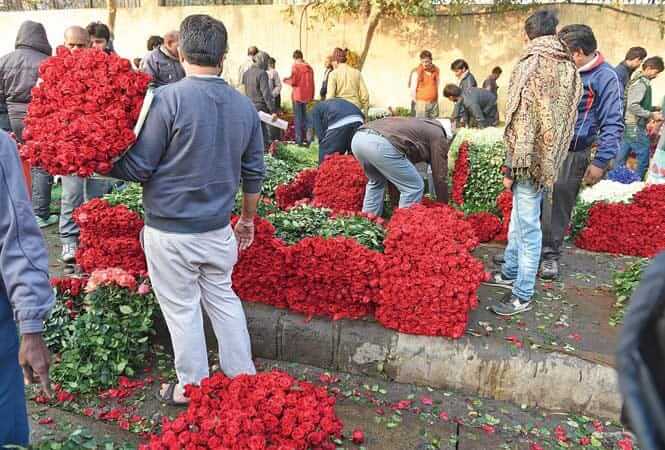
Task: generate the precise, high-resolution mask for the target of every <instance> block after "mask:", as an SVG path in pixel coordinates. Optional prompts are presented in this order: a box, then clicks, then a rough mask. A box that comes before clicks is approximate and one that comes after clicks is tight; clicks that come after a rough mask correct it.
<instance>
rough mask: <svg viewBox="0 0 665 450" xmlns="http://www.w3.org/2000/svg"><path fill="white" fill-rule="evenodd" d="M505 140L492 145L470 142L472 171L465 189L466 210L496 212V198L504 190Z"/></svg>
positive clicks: (468, 211) (471, 211) (470, 211)
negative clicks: (502, 167)
mask: <svg viewBox="0 0 665 450" xmlns="http://www.w3.org/2000/svg"><path fill="white" fill-rule="evenodd" d="M505 151H506V150H505V147H504V145H503V141H495V142H494V143H492V144H490V145H479V144H476V143H474V142H470V145H469V164H470V168H471V170H470V173H469V178H468V180H467V183H466V188H465V189H464V207H463V209H464V212H465V213H474V212H478V211H487V212H493V213H495V212H496V198H497V196H498V195H499V194H500V193H501V191H503V175H502V174H501V166H503V163H504V162H505Z"/></svg>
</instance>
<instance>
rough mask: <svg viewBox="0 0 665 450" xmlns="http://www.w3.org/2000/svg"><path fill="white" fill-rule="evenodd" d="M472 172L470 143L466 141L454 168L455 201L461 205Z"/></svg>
mask: <svg viewBox="0 0 665 450" xmlns="http://www.w3.org/2000/svg"><path fill="white" fill-rule="evenodd" d="M470 173H471V167H470V165H469V143H468V142H466V141H465V142H463V143H462V145H460V147H459V154H458V155H457V160H455V169H454V170H453V194H452V195H453V201H454V202H455V203H457V204H458V205H460V206H462V205H463V204H464V189H465V188H466V182H467V181H468V179H469V174H470Z"/></svg>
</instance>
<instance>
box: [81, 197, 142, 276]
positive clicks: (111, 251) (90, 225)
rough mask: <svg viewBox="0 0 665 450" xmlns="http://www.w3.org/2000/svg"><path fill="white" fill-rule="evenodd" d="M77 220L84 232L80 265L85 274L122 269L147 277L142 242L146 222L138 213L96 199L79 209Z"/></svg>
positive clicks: (82, 234)
mask: <svg viewBox="0 0 665 450" xmlns="http://www.w3.org/2000/svg"><path fill="white" fill-rule="evenodd" d="M73 218H74V221H75V222H76V223H77V224H78V226H79V228H80V230H81V231H80V235H79V244H80V245H79V248H78V250H77V251H76V261H77V262H78V263H79V264H80V265H81V267H82V268H83V270H84V271H85V272H87V273H91V272H93V271H95V270H97V269H108V268H111V267H118V268H121V269H124V270H126V271H127V272H129V273H130V274H132V275H134V276H136V275H141V276H144V275H146V273H147V267H146V262H145V256H144V255H143V249H142V248H141V243H140V240H139V233H140V231H141V229H142V228H143V220H142V219H141V217H140V216H139V215H138V214H137V213H135V212H134V211H131V210H130V209H129V208H127V207H126V206H125V205H117V206H110V205H109V204H108V202H107V201H106V200H102V199H93V200H91V201H89V202H87V203H85V204H83V205H82V206H80V207H79V208H77V209H76V210H75V211H74V214H73Z"/></svg>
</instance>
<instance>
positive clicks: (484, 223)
mask: <svg viewBox="0 0 665 450" xmlns="http://www.w3.org/2000/svg"><path fill="white" fill-rule="evenodd" d="M466 221H467V222H469V223H470V224H471V227H472V228H473V231H474V232H475V233H476V237H477V238H478V240H479V241H480V242H489V241H491V240H492V239H494V237H495V236H496V235H497V234H498V233H499V231H501V221H500V220H499V218H498V217H497V216H495V215H494V214H491V213H488V212H477V213H473V214H469V215H468V216H466Z"/></svg>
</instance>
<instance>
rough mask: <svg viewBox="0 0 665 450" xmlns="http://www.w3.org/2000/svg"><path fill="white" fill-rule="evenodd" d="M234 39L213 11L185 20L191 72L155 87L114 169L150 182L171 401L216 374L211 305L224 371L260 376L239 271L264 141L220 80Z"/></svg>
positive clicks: (183, 49) (184, 48)
mask: <svg viewBox="0 0 665 450" xmlns="http://www.w3.org/2000/svg"><path fill="white" fill-rule="evenodd" d="M227 43H228V35H227V32H226V28H225V27H224V25H223V24H222V23H221V22H220V21H218V20H215V19H213V18H212V17H210V16H207V15H192V16H189V17H187V18H185V20H183V22H182V24H181V25H180V58H181V61H182V64H183V67H184V69H185V72H186V74H187V76H186V77H185V78H184V79H182V80H180V81H179V82H177V83H172V84H169V85H167V86H163V87H160V88H158V89H157V90H156V91H155V96H154V99H153V102H152V104H151V106H150V110H149V112H148V115H147V116H146V119H145V123H144V125H143V128H142V130H141V133H140V134H139V136H138V139H137V141H136V144H135V145H134V146H133V147H132V148H131V149H130V150H129V151H128V152H127V153H126V154H125V156H124V157H123V158H121V159H120V160H119V161H118V162H117V163H116V164H115V165H114V167H113V170H112V172H111V174H112V176H114V177H117V178H120V179H124V180H130V181H137V182H140V183H141V184H142V185H143V205H144V209H145V228H144V230H143V244H144V249H145V255H146V259H147V262H148V271H149V273H150V279H151V281H152V285H153V287H154V289H155V293H156V295H157V300H158V301H159V306H160V308H161V310H162V313H163V314H164V318H165V320H166V325H167V326H168V329H169V333H170V334H171V342H172V343H173V353H174V357H175V358H174V359H175V369H176V374H177V376H178V382H177V383H170V384H168V385H164V386H162V390H161V395H162V398H163V400H164V401H166V402H167V403H171V404H172V403H175V404H182V403H186V402H187V398H186V397H185V396H184V388H185V385H187V384H198V383H200V381H201V380H202V379H203V378H206V377H207V376H208V374H209V372H208V355H207V350H206V343H205V335H204V333H203V318H202V308H203V309H205V311H206V312H207V313H208V316H209V317H210V321H211V322H212V326H213V330H214V332H215V336H216V337H217V342H218V344H219V350H220V351H219V359H220V366H221V368H222V370H223V371H224V373H225V374H226V375H228V376H230V377H233V376H236V375H239V374H250V375H251V374H254V373H255V372H256V371H255V368H254V363H253V362H252V354H251V345H250V341H249V333H248V332H247V322H246V319H245V313H244V311H243V308H242V304H241V302H240V299H238V296H237V295H236V294H235V292H233V289H232V287H231V274H232V272H233V266H234V265H235V263H236V261H237V259H238V248H240V250H241V251H242V250H244V249H246V248H247V247H249V246H250V245H251V244H252V241H253V239H254V216H255V215H256V206H257V202H258V199H259V192H261V184H262V181H263V177H264V173H265V167H264V162H263V138H262V133H261V123H260V121H259V116H258V114H257V113H256V110H255V109H254V106H253V105H252V103H251V102H250V100H249V99H248V98H247V97H245V96H243V95H242V94H240V93H239V92H238V91H236V90H235V89H234V88H233V87H231V86H230V85H229V84H228V83H227V82H226V81H224V80H223V79H222V78H220V77H219V76H218V74H220V73H221V72H222V63H223V61H224V57H225V55H226V51H227V48H228V47H227ZM241 180H242V189H243V202H242V203H243V204H242V214H241V216H240V218H239V220H238V223H237V224H236V227H235V233H234V230H233V228H232V227H231V211H232V210H233V207H234V205H235V196H236V192H237V191H238V186H240V185H241ZM236 237H237V239H238V241H239V242H238V241H237V240H236Z"/></svg>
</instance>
